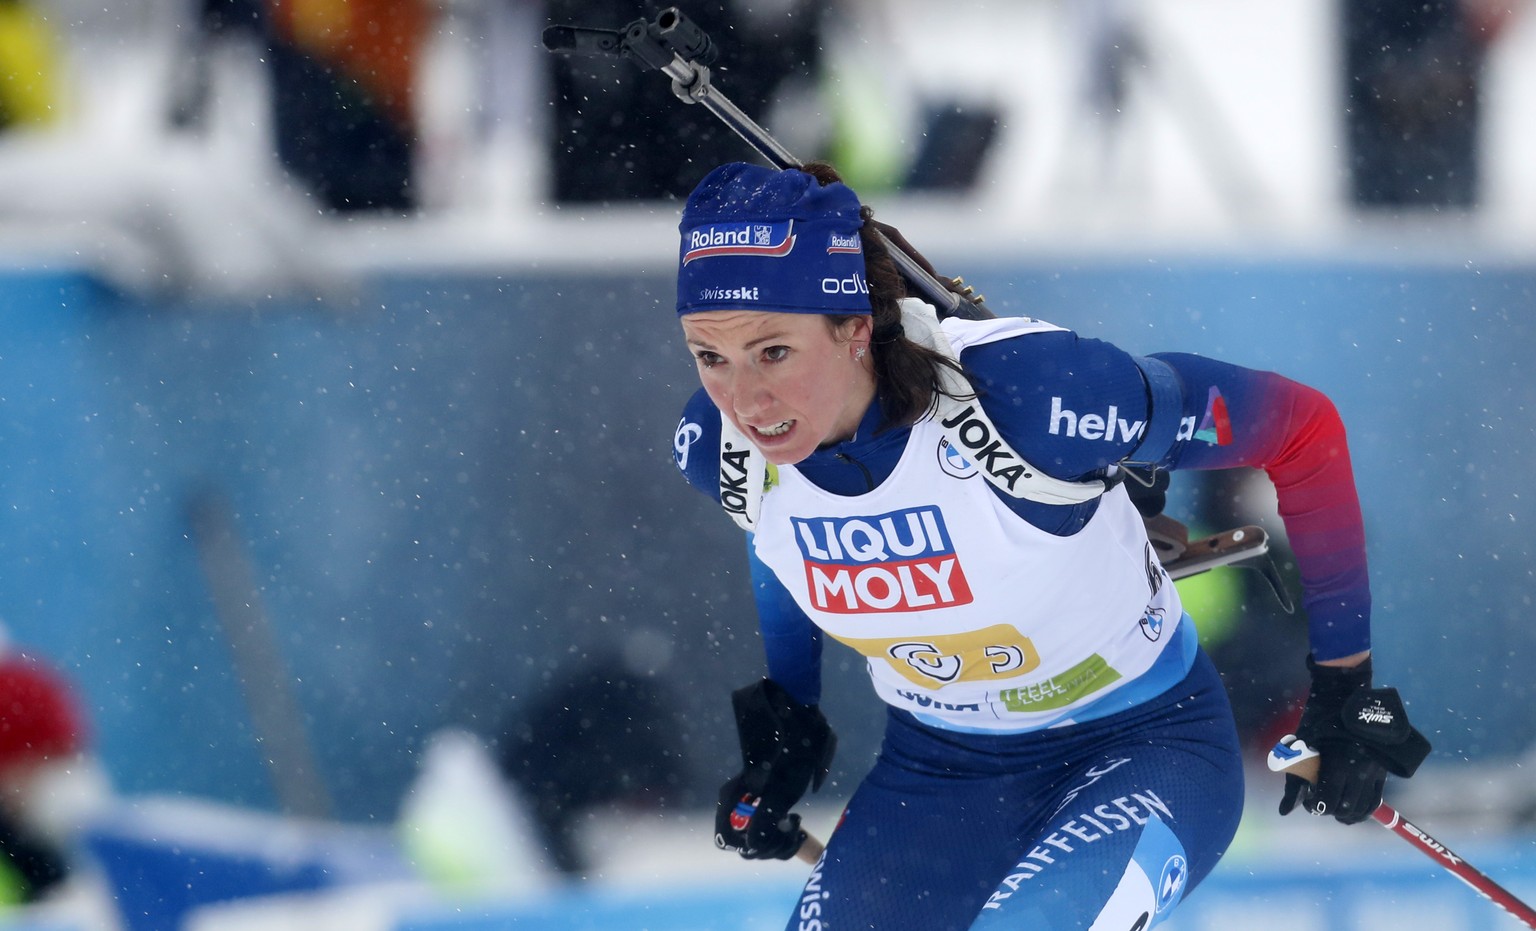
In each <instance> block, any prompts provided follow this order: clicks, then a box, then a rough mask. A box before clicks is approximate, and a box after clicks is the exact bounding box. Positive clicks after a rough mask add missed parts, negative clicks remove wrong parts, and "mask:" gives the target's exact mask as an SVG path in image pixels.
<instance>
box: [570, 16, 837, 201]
mask: <svg viewBox="0 0 1536 931" xmlns="http://www.w3.org/2000/svg"><path fill="white" fill-rule="evenodd" d="M546 6H547V12H548V22H549V23H551V24H559V25H574V26H586V27H595V28H601V29H618V28H621V27H623V26H625V25H628V24H629V23H631V22H633V21H635V20H636V19H642V18H644V19H648V20H649V19H651V18H654V16H655V14H656V13H657V12H658V11H659V10H660V9H661V6H662V5H657V4H647V3H636V2H633V0H548V2H547V4H546ZM823 7H824V4H820V3H814V2H809V0H775V2H763V0H756V2H752V0H713V2H704V3H690V4H688V5H687V6H686V7H685V8H684V12H685V13H686V14H687V15H688V18H689V19H691V20H693V21H694V22H695V23H697V24H698V26H699V27H700V28H701V29H703V30H704V31H705V32H706V33H708V34H709V37H710V39H711V40H712V41H713V42H714V44H715V48H716V49H717V50H718V51H719V57H718V60H717V64H716V65H714V66H712V67H711V77H712V79H713V78H718V79H719V80H718V81H716V82H715V83H716V84H717V86H718V87H719V88H720V90H721V91H722V92H723V93H725V95H726V96H727V97H729V98H730V100H731V102H732V103H734V104H736V105H737V106H738V107H740V108H741V109H742V111H743V112H745V113H746V114H747V115H748V116H750V117H752V118H753V119H755V120H759V121H762V120H765V119H766V111H767V110H768V108H769V105H770V104H771V102H772V101H773V100H774V99H775V95H776V93H777V92H778V91H779V90H780V88H781V86H782V85H783V84H784V82H785V80H786V79H787V78H791V77H793V76H795V75H804V74H813V73H815V72H816V70H817V69H818V67H819V66H820V59H821V49H820V36H821V17H822V14H823ZM546 58H547V67H548V68H550V76H551V80H552V84H553V93H554V98H553V100H554V125H553V133H552V136H551V157H550V162H551V166H552V168H553V171H554V176H553V187H554V191H553V193H554V197H555V199H556V200H558V201H563V202H573V201H620V200H636V199H655V198H671V197H680V196H682V195H684V194H686V193H687V192H688V191H689V190H690V189H692V187H693V186H694V185H695V184H696V183H698V181H699V179H700V178H702V177H704V175H705V173H706V172H708V171H709V170H710V169H711V168H713V167H714V166H715V165H717V164H719V163H720V162H723V161H731V160H732V159H738V158H743V157H746V156H748V155H750V153H751V149H750V148H749V147H748V146H747V144H746V143H745V142H743V141H742V140H741V139H740V138H739V137H737V135H736V134H735V133H734V132H732V131H731V130H730V129H728V128H727V127H726V126H725V125H723V124H722V123H721V122H720V121H719V120H718V119H717V118H716V117H714V116H713V115H711V114H710V113H709V112H708V111H706V110H705V109H704V108H703V107H698V106H694V107H686V106H682V105H680V104H679V103H678V101H676V100H674V99H673V98H672V96H671V94H669V93H668V92H667V89H666V84H665V82H664V81H660V82H659V83H658V81H659V79H658V81H648V80H636V79H635V73H636V66H635V65H634V64H633V63H631V62H627V61H622V60H619V59H605V58H591V57H585V56H582V57H576V56H564V55H549V56H546ZM679 111H681V112H679Z"/></svg>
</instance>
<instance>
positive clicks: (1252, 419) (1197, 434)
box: [1153, 353, 1371, 665]
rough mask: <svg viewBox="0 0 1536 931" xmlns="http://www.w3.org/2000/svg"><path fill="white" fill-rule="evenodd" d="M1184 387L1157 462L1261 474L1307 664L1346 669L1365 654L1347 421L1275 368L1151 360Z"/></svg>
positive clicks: (1189, 358)
mask: <svg viewBox="0 0 1536 931" xmlns="http://www.w3.org/2000/svg"><path fill="white" fill-rule="evenodd" d="M1153 358H1154V360H1160V361H1162V362H1164V363H1166V364H1167V365H1169V366H1170V367H1171V368H1172V369H1173V370H1174V371H1175V372H1176V373H1177V375H1178V379H1179V381H1180V382H1181V383H1182V385H1183V391H1182V396H1183V405H1182V411H1181V416H1180V421H1181V426H1180V428H1179V431H1178V433H1177V435H1176V439H1175V442H1174V443H1173V445H1172V446H1171V447H1170V448H1169V450H1168V452H1167V454H1166V456H1165V457H1164V460H1163V464H1164V465H1165V466H1167V467H1168V468H1174V469H1180V468H1182V469H1229V468H1234V467H1238V466H1251V467H1254V468H1259V469H1263V470H1264V471H1265V473H1266V474H1268V476H1269V478H1270V480H1271V481H1272V482H1274V485H1275V493H1276V495H1277V497H1278V498H1279V505H1280V508H1279V510H1280V518H1281V520H1282V521H1284V523H1285V531H1286V536H1287V538H1288V539H1289V542H1290V545H1291V549H1292V551H1293V552H1294V553H1295V555H1296V565H1297V568H1298V569H1299V570H1300V573H1301V584H1302V589H1303V596H1302V604H1303V606H1304V607H1305V608H1306V611H1307V618H1308V624H1309V631H1310V638H1311V644H1312V651H1313V656H1314V658H1315V659H1316V660H1317V661H1318V662H1320V663H1340V664H1344V665H1349V664H1352V663H1355V662H1358V661H1359V660H1360V659H1362V658H1364V655H1365V654H1366V653H1367V651H1369V650H1370V614H1371V593H1370V584H1369V581H1368V579H1367V574H1366V553H1365V525H1364V520H1363V518H1362V517H1361V513H1360V499H1359V495H1358V493H1357V492H1356V490H1355V477H1354V469H1353V467H1352V465H1351V463H1350V457H1349V446H1348V443H1347V442H1346V439H1345V433H1344V423H1343V421H1342V420H1341V419H1340V417H1339V413H1338V410H1337V409H1336V408H1335V407H1334V405H1333V402H1332V401H1330V400H1329V399H1328V398H1327V396H1325V395H1324V394H1323V393H1322V392H1320V391H1318V390H1317V389H1315V388H1309V387H1307V386H1306V385H1302V384H1299V383H1297V382H1295V381H1292V380H1290V379H1288V378H1284V377H1282V376H1280V375H1276V374H1274V373H1273V372H1261V371H1256V370H1253V369H1246V368H1241V367H1239V366H1235V365H1229V364H1227V363H1224V362H1218V361H1216V360H1213V359H1207V358H1204V357H1201V356H1196V355H1190V354H1187V353H1159V354H1157V355H1156V356H1154V357H1153Z"/></svg>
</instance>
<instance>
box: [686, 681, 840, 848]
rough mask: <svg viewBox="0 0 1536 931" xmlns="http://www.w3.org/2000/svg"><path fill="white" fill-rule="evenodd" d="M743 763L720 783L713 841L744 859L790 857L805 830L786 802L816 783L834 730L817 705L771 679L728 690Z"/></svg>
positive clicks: (831, 749) (832, 748) (832, 747)
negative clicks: (794, 695)
mask: <svg viewBox="0 0 1536 931" xmlns="http://www.w3.org/2000/svg"><path fill="white" fill-rule="evenodd" d="M731 706H732V708H734V709H735V711H736V732H737V736H739V737H740V738H741V761H742V771H741V773H740V774H738V775H737V776H736V777H735V778H734V779H731V780H730V781H729V782H727V783H726V784H725V785H723V786H721V787H720V805H719V808H718V809H717V810H716V811H715V846H716V847H719V848H720V849H721V850H734V851H736V852H737V853H739V854H741V856H742V857H744V858H746V859H748V860H763V859H774V860H788V859H789V858H790V857H792V856H794V855H795V851H797V850H799V849H800V844H801V843H802V842H803V841H804V840H805V832H804V831H802V830H800V816H799V815H792V814H790V813H789V810H790V809H791V808H793V807H794V806H795V803H796V802H798V801H800V797H801V796H803V795H805V790H806V789H807V788H810V789H812V790H813V791H814V790H816V789H820V788H821V784H822V782H823V781H825V780H826V778H827V773H828V771H829V770H830V769H831V766H832V754H833V753H835V752H836V750H837V735H836V734H834V733H832V728H831V726H830V725H828V724H827V719H826V718H825V717H823V716H822V713H821V709H819V708H817V707H816V706H815V705H802V704H800V703H799V702H797V701H795V700H794V699H793V698H791V697H790V695H789V693H788V692H786V691H784V688H783V687H782V686H780V685H779V684H778V683H777V682H774V681H773V680H772V679H763V680H762V681H760V682H757V683H756V684H754V685H749V686H747V687H746V688H742V689H737V690H736V691H735V692H732V693H731Z"/></svg>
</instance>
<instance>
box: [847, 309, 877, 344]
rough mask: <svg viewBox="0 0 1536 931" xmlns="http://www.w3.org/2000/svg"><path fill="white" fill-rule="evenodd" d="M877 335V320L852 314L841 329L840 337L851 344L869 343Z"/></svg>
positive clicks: (864, 315) (863, 315) (867, 315)
mask: <svg viewBox="0 0 1536 931" xmlns="http://www.w3.org/2000/svg"><path fill="white" fill-rule="evenodd" d="M874 333H875V318H874V317H872V316H870V315H869V314H852V315H850V316H849V318H848V319H847V320H846V321H844V322H843V324H842V326H841V327H840V328H839V335H840V336H841V337H842V338H843V339H845V340H847V341H848V342H850V343H868V342H869V341H870V339H871V338H872V337H873V336H874Z"/></svg>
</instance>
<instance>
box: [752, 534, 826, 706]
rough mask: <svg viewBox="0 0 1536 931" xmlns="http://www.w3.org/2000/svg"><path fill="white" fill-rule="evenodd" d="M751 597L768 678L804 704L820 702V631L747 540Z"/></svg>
mask: <svg viewBox="0 0 1536 931" xmlns="http://www.w3.org/2000/svg"><path fill="white" fill-rule="evenodd" d="M747 562H748V564H749V565H750V566H751V569H752V596H753V598H754V599H755V600H756V602H757V620H758V625H759V626H760V628H761V629H762V634H763V652H764V653H766V654H767V658H768V678H770V679H772V680H773V681H775V682H777V683H778V684H779V685H782V686H783V687H784V689H785V691H787V692H789V694H790V695H791V696H792V697H793V698H794V699H795V701H798V702H801V703H802V704H806V705H814V704H816V703H818V702H820V701H821V629H820V628H818V627H817V626H816V625H815V624H814V623H812V622H811V619H810V618H809V617H806V615H805V612H804V611H801V610H800V606H799V605H797V604H795V599H794V598H793V597H791V596H790V594H789V590H788V589H786V588H785V587H784V586H783V585H782V584H780V582H779V580H778V577H777V576H775V575H774V574H773V570H771V569H769V568H768V567H767V566H766V565H764V564H763V562H762V560H760V559H758V558H757V554H756V553H755V552H754V551H753V548H752V537H751V535H750V534H749V535H748V537H747Z"/></svg>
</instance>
